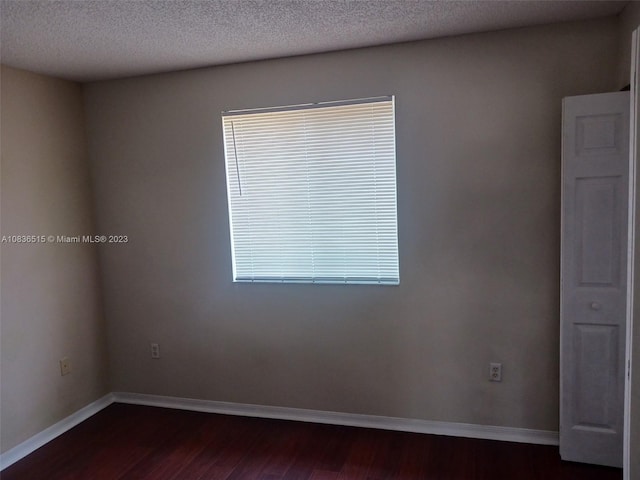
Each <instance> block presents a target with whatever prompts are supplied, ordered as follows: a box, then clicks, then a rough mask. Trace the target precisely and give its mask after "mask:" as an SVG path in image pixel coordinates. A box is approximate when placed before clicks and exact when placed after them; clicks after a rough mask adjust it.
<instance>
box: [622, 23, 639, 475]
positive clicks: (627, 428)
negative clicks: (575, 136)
mask: <svg viewBox="0 0 640 480" xmlns="http://www.w3.org/2000/svg"><path fill="white" fill-rule="evenodd" d="M639 67H640V28H637V29H636V30H634V32H633V35H632V40H631V75H630V85H631V95H630V97H629V98H630V100H629V102H630V105H629V107H630V112H629V209H628V211H629V217H628V222H629V223H628V247H627V248H628V252H627V315H626V316H627V318H626V323H627V325H626V327H627V330H626V354H625V369H626V374H625V389H624V391H625V393H624V433H623V444H624V451H623V459H622V469H623V480H630V479H631V472H630V466H631V373H632V372H631V369H632V367H633V365H632V354H633V320H634V318H633V309H634V307H633V303H634V256H635V241H636V232H635V226H636V211H637V208H636V207H637V205H636V201H637V198H636V194H637V192H636V187H637V183H636V177H637V175H638V172H637V164H638V138H637V128H638V127H637V125H638V121H639V119H638V118H637V114H638V107H639V103H640V102H639V100H640V99H639V97H640V90H639V89H640V84H639V82H638V80H639V79H638V75H637V71H638V68H639ZM636 347H640V346H639V345H636Z"/></svg>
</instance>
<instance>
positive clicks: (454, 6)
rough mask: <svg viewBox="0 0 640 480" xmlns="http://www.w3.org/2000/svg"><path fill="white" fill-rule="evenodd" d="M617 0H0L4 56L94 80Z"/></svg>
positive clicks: (478, 26)
mask: <svg viewBox="0 0 640 480" xmlns="http://www.w3.org/2000/svg"><path fill="white" fill-rule="evenodd" d="M627 3H628V2H624V1H623V2H619V1H424V0H0V8H1V10H0V18H1V22H0V27H1V40H2V46H1V50H0V58H1V60H2V63H4V64H6V65H9V66H12V67H16V68H22V69H26V70H31V71H34V72H38V73H43V74H47V75H52V76H56V77H61V78H66V79H70V80H76V81H94V80H103V79H112V78H120V77H128V76H135V75H143V74H150V73H159V72H167V71H175V70H183V69H191V68H198V67H205V66H212V65H221V64H228V63H236V62H246V61H251V60H262V59H267V58H277V57H286V56H292V55H302V54H309V53H318V52H327V51H334V50H342V49H348V48H357V47H366V46H373V45H382V44H388V43H396V42H404V41H411V40H419V39H426V38H435V37H443V36H450V35H459V34H466V33H473V32H481V31H491V30H500V29H505V28H514V27H523V26H530V25H539V24H545V23H556V22H564V21H572V20H584V19H588V18H596V17H602V16H608V15H615V14H617V13H619V12H620V11H622V10H623V9H624V7H625V5H626V4H627Z"/></svg>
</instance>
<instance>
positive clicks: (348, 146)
mask: <svg viewBox="0 0 640 480" xmlns="http://www.w3.org/2000/svg"><path fill="white" fill-rule="evenodd" d="M394 117H395V115H394V97H380V98H373V99H363V100H353V101H345V102H327V103H319V104H308V105H297V106H292V107H279V108H270V109H258V110H243V111H230V112H224V113H223V114H222V124H223V130H224V148H225V159H226V171H227V194H228V200H229V223H230V229H231V248H232V258H233V279H234V281H236V282H303V283H371V284H392V285H393V284H398V283H399V272H398V235H397V220H396V157H395V119H394Z"/></svg>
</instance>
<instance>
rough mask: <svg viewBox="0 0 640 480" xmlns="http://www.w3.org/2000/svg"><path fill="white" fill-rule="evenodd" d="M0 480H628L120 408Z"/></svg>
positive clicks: (519, 453) (550, 451)
mask: <svg viewBox="0 0 640 480" xmlns="http://www.w3.org/2000/svg"><path fill="white" fill-rule="evenodd" d="M0 478H2V480H39V479H46V480H57V479H65V480H69V479H91V480H101V479H105V480H116V479H135V480H143V479H148V480H169V479H172V480H196V479H215V480H239V479H242V480H384V479H386V480H409V479H411V480H501V479H505V480H534V479H535V480H554V479H563V480H564V479H566V480H620V479H621V478H622V472H621V470H618V469H612V468H604V467H595V466H589V465H582V464H576V463H568V462H562V461H561V460H560V457H559V456H558V448H557V447H549V446H541V445H528V444H519V443H508V442H497V441H490V440H475V439H467V438H455V437H445V436H436V435H422V434H414V433H402V432H391V431H384V430H373V429H366V428H355V427H339V426H331V425H319V424H312V423H302V422H289V421H283V420H267V419H258V418H248V417H233V416H227V415H214V414H207V413H197V412H187V411H180V410H170V409H164V408H153V407H141V406H135V405H124V404H113V405H111V406H109V407H108V408H106V409H104V410H103V411H101V412H100V413H98V414H96V415H94V416H93V417H91V418H90V419H88V420H86V421H85V422H83V423H81V424H80V425H78V426H77V427H75V428H73V429H72V430H70V431H69V432H67V433H65V434H64V435H62V436H60V437H58V438H57V439H55V440H53V441H52V442H50V443H48V444H47V445H45V446H44V447H42V448H40V449H38V450H36V451H35V452H33V453H32V454H31V455H29V456H27V457H26V458H24V459H22V460H21V461H19V462H17V463H15V464H14V465H12V466H11V467H9V468H7V469H5V470H4V471H3V472H2V473H1V474H0Z"/></svg>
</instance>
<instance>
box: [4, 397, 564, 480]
mask: <svg viewBox="0 0 640 480" xmlns="http://www.w3.org/2000/svg"><path fill="white" fill-rule="evenodd" d="M112 403H129V404H133V405H146V406H149V407H164V408H175V409H179V410H191V411H195V412H208V413H220V414H225V415H238V416H244V417H260V418H276V419H280V420H294V421H298V422H311V423H325V424H329V425H345V426H351V427H364V428H379V429H382V430H396V431H400V432H414V433H427V434H431V435H448V436H453V437H467V438H480V439H484V440H501V441H505V442H518V443H533V444H538V445H558V443H559V442H558V440H559V437H558V432H553V431H549V430H531V429H527V428H513V427H496V426H492V425H474V424H470V423H454V422H436V421H430V420H418V419H411V418H397V417H382V416H377V415H361V414H357V413H340V412H325V411H320V410H306V409H302V408H289V407H272V406H266V405H250V404H245V403H229V402H216V401H213V400H198V399H193V398H179V397H164V396H161V395H145V394H141V393H123V392H114V393H109V394H107V395H105V396H104V397H102V398H100V399H99V400H96V401H95V402H93V403H90V404H89V405H87V406H86V407H83V408H81V409H80V410H78V411H77V412H75V413H74V414H72V415H69V416H68V417H67V418H65V419H63V420H60V421H59V422H58V423H56V424H54V425H52V426H50V427H49V428H47V429H45V430H43V431H42V432H40V433H37V434H36V435H34V436H33V437H31V438H29V439H28V440H25V441H24V442H22V443H21V444H19V445H16V446H15V447H13V448H12V449H11V450H7V451H6V452H5V453H3V454H1V455H0V470H4V469H5V468H7V467H8V466H10V465H12V464H14V463H15V462H17V461H18V460H20V459H22V458H23V457H26V456H27V455H29V454H30V453H31V452H33V451H34V450H36V449H38V448H40V447H41V446H43V445H44V444H45V443H48V442H50V441H51V440H53V439H54V438H56V437H58V436H60V435H62V434H63V433H64V432H66V431H67V430H69V429H71V428H73V427H75V426H76V425H78V424H79V423H81V422H83V421H84V420H86V419H87V418H89V417H91V416H92V415H95V414H96V413H98V412H99V411H100V410H102V409H103V408H106V407H108V406H109V405H111V404H112Z"/></svg>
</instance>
